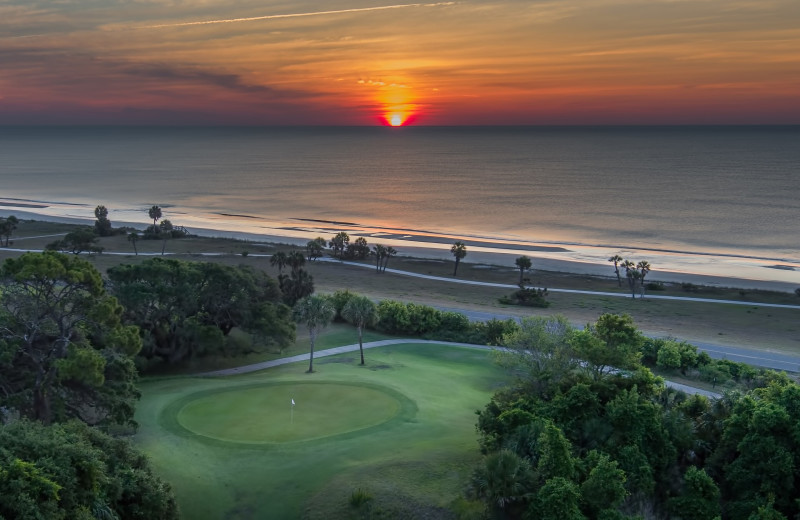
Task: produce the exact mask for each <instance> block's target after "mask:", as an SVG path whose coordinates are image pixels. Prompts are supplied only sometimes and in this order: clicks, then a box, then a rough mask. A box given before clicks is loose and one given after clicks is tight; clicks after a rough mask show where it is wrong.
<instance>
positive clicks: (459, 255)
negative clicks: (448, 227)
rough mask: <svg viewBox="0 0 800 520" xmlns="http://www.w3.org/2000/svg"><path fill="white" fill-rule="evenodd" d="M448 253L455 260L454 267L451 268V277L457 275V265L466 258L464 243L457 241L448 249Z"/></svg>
mask: <svg viewBox="0 0 800 520" xmlns="http://www.w3.org/2000/svg"><path fill="white" fill-rule="evenodd" d="M450 253H452V255H453V256H454V257H455V259H456V265H455V267H454V268H453V276H455V275H456V273H458V264H459V263H460V262H461V260H463V259H464V257H466V256H467V246H466V245H465V244H464V242H461V241H457V242H456V243H455V244H453V246H452V247H451V248H450Z"/></svg>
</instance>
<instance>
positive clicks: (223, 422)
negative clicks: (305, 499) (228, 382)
mask: <svg viewBox="0 0 800 520" xmlns="http://www.w3.org/2000/svg"><path fill="white" fill-rule="evenodd" d="M393 394H396V392H393V391H390V390H389V389H382V388H381V387H379V386H372V385H355V384H348V383H305V382H297V383H280V384H261V385H257V386H252V385H251V386H242V387H237V388H224V389H217V390H215V391H210V392H209V391H206V392H199V393H197V394H195V395H194V396H190V399H188V400H182V401H183V403H182V406H181V407H180V409H179V410H177V414H176V417H175V418H176V419H177V422H178V424H179V425H180V426H182V427H183V428H185V429H186V430H188V431H190V432H192V433H194V434H196V435H200V436H203V437H207V438H211V439H216V440H220V441H227V442H235V443H248V444H269V443H283V442H297V441H307V440H312V439H320V438H323V437H329V436H332V435H340V434H344V433H349V432H353V431H357V430H361V429H364V428H369V427H371V426H376V425H378V424H381V423H384V422H386V421H389V420H390V419H392V418H394V417H395V416H397V415H398V414H399V413H400V411H401V409H402V407H403V406H402V404H401V402H400V400H399V399H398V398H402V396H397V395H393ZM292 400H294V402H295V405H294V406H292Z"/></svg>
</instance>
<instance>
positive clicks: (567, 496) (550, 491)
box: [525, 477, 586, 520]
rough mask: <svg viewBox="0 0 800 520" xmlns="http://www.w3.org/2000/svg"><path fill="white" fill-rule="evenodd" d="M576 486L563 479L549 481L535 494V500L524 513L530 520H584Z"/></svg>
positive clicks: (554, 478)
mask: <svg viewBox="0 0 800 520" xmlns="http://www.w3.org/2000/svg"><path fill="white" fill-rule="evenodd" d="M580 498H581V493H580V489H579V488H578V486H577V485H576V484H575V483H574V482H572V481H571V480H569V479H567V478H564V477H553V478H551V479H549V480H548V481H547V482H545V483H544V485H543V486H542V487H541V488H540V489H539V491H538V492H537V493H536V500H535V501H534V502H533V503H531V505H530V507H529V508H528V510H527V511H526V514H525V518H526V519H531V520H534V519H535V520H585V519H586V517H585V516H584V515H583V513H581V511H580V507H579V504H580Z"/></svg>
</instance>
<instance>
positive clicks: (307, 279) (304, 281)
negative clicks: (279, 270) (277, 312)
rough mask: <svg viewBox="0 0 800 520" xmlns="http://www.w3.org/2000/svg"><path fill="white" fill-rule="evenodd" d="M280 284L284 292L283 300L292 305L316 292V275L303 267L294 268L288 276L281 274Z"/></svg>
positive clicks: (279, 277)
mask: <svg viewBox="0 0 800 520" xmlns="http://www.w3.org/2000/svg"><path fill="white" fill-rule="evenodd" d="M278 284H279V285H280V288H281V292H283V302H284V303H285V304H286V305H289V306H290V307H293V306H294V304H295V303H297V302H298V301H299V300H300V299H302V298H304V297H306V296H309V295H311V294H313V293H314V277H313V276H311V275H310V274H309V273H308V271H306V270H305V269H302V268H297V269H292V271H291V272H290V273H289V275H288V276H287V275H284V274H282V275H279V276H278Z"/></svg>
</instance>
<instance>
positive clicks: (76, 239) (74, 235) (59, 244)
mask: <svg viewBox="0 0 800 520" xmlns="http://www.w3.org/2000/svg"><path fill="white" fill-rule="evenodd" d="M46 249H47V250H49V251H61V252H62V253H72V254H74V255H79V254H81V253H83V252H84V251H86V252H88V253H101V252H102V251H103V248H102V247H99V246H98V245H97V235H96V234H95V232H94V229H92V228H90V227H89V226H82V227H80V228H78V229H76V230H75V231H71V232H69V233H67V234H66V235H65V236H64V238H62V239H61V240H56V241H55V242H51V243H49V244H47V246H46Z"/></svg>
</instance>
